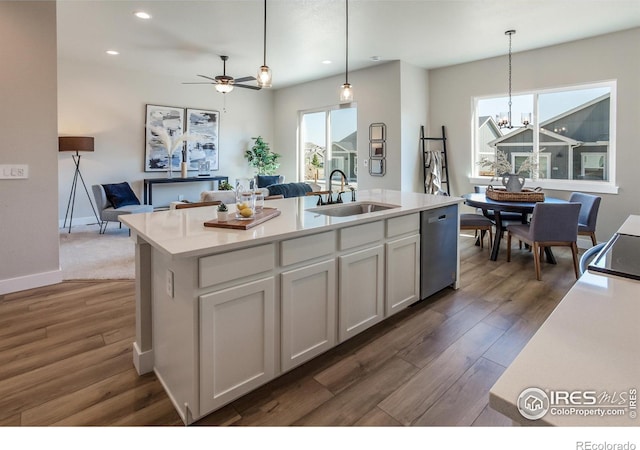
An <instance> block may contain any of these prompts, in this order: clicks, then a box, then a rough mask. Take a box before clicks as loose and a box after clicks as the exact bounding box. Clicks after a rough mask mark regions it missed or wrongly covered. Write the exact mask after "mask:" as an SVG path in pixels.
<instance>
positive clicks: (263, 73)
mask: <svg viewBox="0 0 640 450" xmlns="http://www.w3.org/2000/svg"><path fill="white" fill-rule="evenodd" d="M258 86H260V87H261V88H270V87H271V69H269V66H260V69H258Z"/></svg>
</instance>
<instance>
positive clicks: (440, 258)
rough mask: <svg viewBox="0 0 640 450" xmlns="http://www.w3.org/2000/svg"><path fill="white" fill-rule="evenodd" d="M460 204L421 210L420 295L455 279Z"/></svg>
mask: <svg viewBox="0 0 640 450" xmlns="http://www.w3.org/2000/svg"><path fill="white" fill-rule="evenodd" d="M457 221H458V205H450V206H444V207H442V208H437V209H432V210H428V211H422V213H420V298H421V299H425V298H427V297H429V296H430V295H433V294H435V293H436V292H438V291H440V290H442V289H444V288H446V287H447V286H451V285H452V284H453V283H455V281H456V271H457V259H458V226H457Z"/></svg>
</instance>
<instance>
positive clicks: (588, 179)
mask: <svg viewBox="0 0 640 450" xmlns="http://www.w3.org/2000/svg"><path fill="white" fill-rule="evenodd" d="M506 102H508V99H507V98H477V99H475V102H474V103H475V105H476V107H475V117H476V118H477V119H476V121H475V123H476V124H478V127H477V128H476V129H475V130H474V133H473V135H474V154H473V159H474V161H473V162H474V168H473V174H474V177H494V176H496V177H498V176H501V175H503V174H502V173H495V171H494V170H493V169H492V168H491V167H489V166H487V164H484V165H482V166H481V165H480V164H479V162H480V161H482V160H485V161H489V162H491V161H495V160H496V155H497V152H498V151H500V152H502V153H504V155H505V157H506V160H507V161H508V162H509V163H510V164H511V168H512V171H513V172H518V170H519V169H520V167H521V166H522V164H523V163H524V162H525V161H526V160H527V158H530V159H531V160H532V161H533V162H534V167H536V165H537V168H538V170H537V171H531V170H523V171H522V172H521V173H520V175H522V176H524V177H526V178H528V179H530V180H533V181H536V182H537V183H538V185H540V186H542V187H549V188H552V189H567V190H576V189H580V188H581V187H585V185H587V184H588V185H589V187H590V190H592V191H600V192H612V189H615V172H614V170H615V164H614V162H615V145H614V143H615V140H614V139H613V136H615V120H614V111H615V106H614V105H615V82H607V83H599V84H596V85H589V86H577V87H572V88H563V89H561V90H560V89H554V90H546V91H536V92H532V93H528V94H523V95H518V96H514V97H513V112H512V118H513V119H512V125H513V128H500V127H499V126H498V119H499V117H500V113H498V112H497V111H498V108H500V109H504V104H506ZM531 112H532V113H533V119H532V120H533V121H532V123H526V122H525V124H522V123H519V120H517V118H519V117H523V118H526V119H528V118H529V117H530V114H529V113H531ZM494 118H495V119H494ZM516 122H517V123H516ZM536 172H537V173H536ZM489 179H490V178H489ZM481 181H484V180H482V179H480V180H478V179H476V180H473V182H481ZM486 181H488V180H486Z"/></svg>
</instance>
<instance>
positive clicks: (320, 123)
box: [298, 106, 358, 188]
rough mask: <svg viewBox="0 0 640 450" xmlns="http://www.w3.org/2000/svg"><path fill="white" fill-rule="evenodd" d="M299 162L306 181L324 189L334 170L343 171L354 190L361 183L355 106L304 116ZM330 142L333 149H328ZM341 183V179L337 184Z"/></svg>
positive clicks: (301, 117) (301, 121) (330, 147)
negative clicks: (358, 182)
mask: <svg viewBox="0 0 640 450" xmlns="http://www.w3.org/2000/svg"><path fill="white" fill-rule="evenodd" d="M299 116H300V124H299V125H300V144H299V158H298V159H299V161H300V163H301V167H300V169H299V170H300V173H301V174H302V175H301V176H300V178H301V179H303V181H306V182H315V183H317V184H319V185H320V186H322V187H323V188H324V187H325V186H327V183H328V180H327V178H328V177H329V175H330V174H331V171H332V170H333V169H340V170H342V171H343V172H344V173H345V175H346V176H347V180H348V182H349V184H350V185H351V186H354V187H356V186H357V181H358V158H357V156H358V133H357V125H358V124H357V109H356V107H355V106H349V107H344V106H342V107H340V106H336V107H332V108H323V109H316V110H311V111H301V112H300V115H299ZM327 142H330V143H331V145H330V146H327ZM334 181H335V182H336V183H337V182H339V178H338V176H336V177H335V180H334Z"/></svg>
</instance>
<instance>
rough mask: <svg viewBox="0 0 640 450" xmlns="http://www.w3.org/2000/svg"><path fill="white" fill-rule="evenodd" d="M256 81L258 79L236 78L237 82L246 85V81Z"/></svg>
mask: <svg viewBox="0 0 640 450" xmlns="http://www.w3.org/2000/svg"><path fill="white" fill-rule="evenodd" d="M255 79H256V78H255V77H242V78H236V79H235V82H236V83H244V82H245V81H254V80H255Z"/></svg>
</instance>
